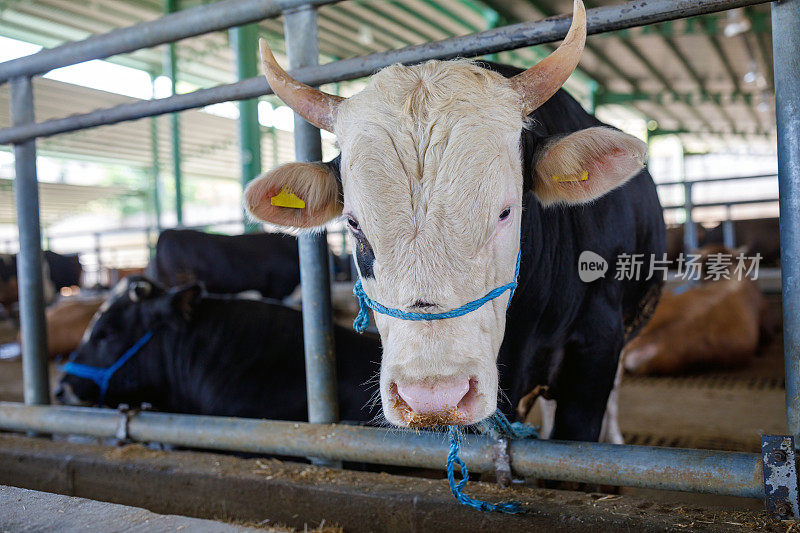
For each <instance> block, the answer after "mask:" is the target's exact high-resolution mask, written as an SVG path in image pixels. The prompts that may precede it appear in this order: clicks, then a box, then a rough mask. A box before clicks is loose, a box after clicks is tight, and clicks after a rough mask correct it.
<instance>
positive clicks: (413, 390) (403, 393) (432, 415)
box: [396, 377, 470, 426]
mask: <svg viewBox="0 0 800 533" xmlns="http://www.w3.org/2000/svg"><path fill="white" fill-rule="evenodd" d="M396 386H397V395H398V396H399V397H400V399H401V400H402V402H405V406H404V407H407V409H406V411H408V412H406V413H404V414H405V418H406V421H407V422H408V423H409V424H410V425H420V426H423V425H435V424H449V423H459V421H460V420H461V419H462V418H463V414H464V413H459V412H458V411H459V407H460V404H461V403H463V401H464V400H465V398H466V397H467V395H468V393H469V392H470V380H469V378H468V377H459V378H454V379H437V380H434V381H433V382H432V383H397V384H396Z"/></svg>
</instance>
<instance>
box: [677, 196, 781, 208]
mask: <svg viewBox="0 0 800 533" xmlns="http://www.w3.org/2000/svg"><path fill="white" fill-rule="evenodd" d="M777 201H778V198H772V199H770V198H762V199H760V200H730V201H727V202H726V201H723V202H705V203H702V204H691V207H692V209H694V208H698V207H730V206H732V205H751V204H752V205H757V204H772V203H775V202H777ZM685 207H686V206H685V205H684V204H673V205H662V206H661V209H684V208H685Z"/></svg>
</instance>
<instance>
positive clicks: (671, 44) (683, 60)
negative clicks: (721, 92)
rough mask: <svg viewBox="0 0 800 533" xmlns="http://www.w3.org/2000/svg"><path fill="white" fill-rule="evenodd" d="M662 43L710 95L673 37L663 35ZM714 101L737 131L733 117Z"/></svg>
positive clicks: (702, 90)
mask: <svg viewBox="0 0 800 533" xmlns="http://www.w3.org/2000/svg"><path fill="white" fill-rule="evenodd" d="M662 41H663V42H664V43H665V44H666V45H667V47H668V48H669V49H670V50H671V51H672V53H673V54H675V57H677V58H678V61H679V62H680V63H681V65H683V68H684V69H685V70H686V72H688V73H689V76H690V77H691V78H692V80H694V82H695V83H696V84H697V86H698V88H699V89H700V91H701V92H702V93H703V94H707V93H708V89H707V87H706V84H705V81H704V80H703V79H702V78H701V77H700V75H699V74H698V73H697V71H696V70H695V69H694V67H693V66H692V64H691V63H689V60H688V59H687V58H686V56H685V55H683V52H681V50H680V48H678V45H677V44H675V40H674V39H673V38H672V37H668V36H663V35H662ZM712 101H714V102H715V103H716V104H717V105H716V108H717V110H718V111H719V113H720V114H721V115H722V118H724V119H725V121H726V122H727V123H728V125H729V126H730V127H731V130H732V131H736V123H735V122H734V121H733V119H732V118H731V116H730V115H729V114H728V112H727V111H726V110H725V108H724V107H723V106H722V104H721V103H720V101H719V100H714V99H712Z"/></svg>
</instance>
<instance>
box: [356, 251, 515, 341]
mask: <svg viewBox="0 0 800 533" xmlns="http://www.w3.org/2000/svg"><path fill="white" fill-rule="evenodd" d="M521 257H522V250H521V249H520V251H519V253H517V267H516V270H515V271H514V281H512V282H511V283H506V284H505V285H503V286H501V287H497V288H496V289H493V290H491V291H489V292H488V293H487V294H486V296H484V297H483V298H478V299H477V300H472V301H471V302H467V303H465V304H464V305H462V306H461V307H457V308H455V309H453V310H451V311H445V312H443V313H409V312H408V311H403V310H402V309H395V308H393V307H386V306H385V305H383V304H381V303H379V302H376V301H375V300H373V299H372V298H370V297H369V296H367V293H366V292H364V287H363V286H362V285H361V278H359V279H358V280H357V281H356V283H355V285H354V286H353V295H354V296H355V297H356V299H357V300H358V315H357V316H356V319H355V320H354V321H353V329H354V330H356V331H357V332H358V333H364V331H365V330H366V329H367V328H368V327H369V313H368V312H367V309H372V310H373V311H375V312H376V313H380V314H382V315H386V316H391V317H394V318H400V319H402V320H413V321H420V320H444V319H445V318H456V317H459V316H464V315H466V314H468V313H471V312H473V311H475V310H476V309H480V308H481V307H483V306H484V305H485V304H486V303H487V302H490V301H491V300H494V299H495V298H497V297H499V296H501V295H502V294H503V293H505V292H506V291H510V292H511V294H510V295H509V297H508V305H507V306H506V308H508V306H510V305H511V298H513V297H514V291H515V290H516V288H517V278H518V277H519V263H520V258H521Z"/></svg>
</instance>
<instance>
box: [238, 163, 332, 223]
mask: <svg viewBox="0 0 800 533" xmlns="http://www.w3.org/2000/svg"><path fill="white" fill-rule="evenodd" d="M338 163H339V158H338V157H337V158H336V159H335V160H334V161H331V162H329V163H289V164H286V165H283V166H280V167H278V168H276V169H273V170H270V171H269V172H267V173H265V174H262V175H261V176H259V177H258V178H256V179H255V180H253V181H252V182H250V185H248V186H247V189H246V190H245V192H244V198H245V207H246V208H247V211H248V212H249V213H250V214H251V215H253V216H254V217H255V218H257V219H259V220H263V221H264V222H271V223H272V224H276V225H278V226H284V227H290V228H315V227H318V226H322V225H323V224H325V223H326V222H328V221H329V220H331V219H333V218H336V217H338V216H339V215H341V214H342V186H341V179H340V178H339V165H338Z"/></svg>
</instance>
